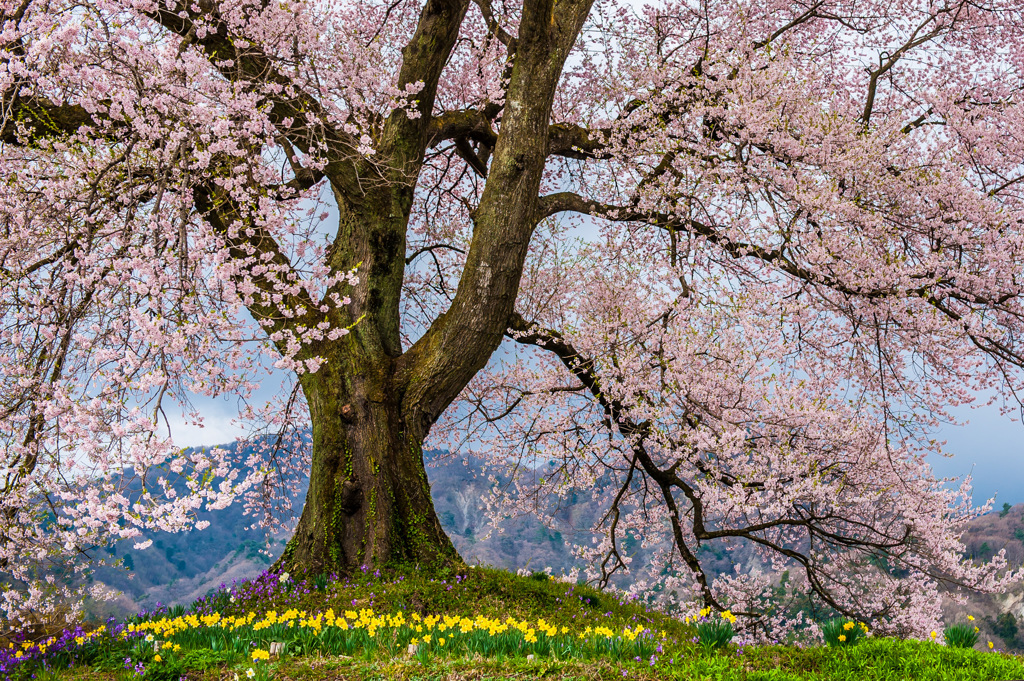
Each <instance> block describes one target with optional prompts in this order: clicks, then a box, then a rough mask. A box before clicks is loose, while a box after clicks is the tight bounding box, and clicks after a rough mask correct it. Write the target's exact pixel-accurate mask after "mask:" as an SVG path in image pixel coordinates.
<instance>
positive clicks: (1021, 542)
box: [91, 453, 1024, 678]
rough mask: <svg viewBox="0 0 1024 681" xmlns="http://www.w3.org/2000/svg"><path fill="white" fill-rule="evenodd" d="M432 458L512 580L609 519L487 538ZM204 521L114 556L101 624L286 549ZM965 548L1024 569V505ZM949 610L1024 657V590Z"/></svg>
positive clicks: (441, 491) (239, 520)
mask: <svg viewBox="0 0 1024 681" xmlns="http://www.w3.org/2000/svg"><path fill="white" fill-rule="evenodd" d="M428 457H429V460H430V462H431V465H430V467H429V468H428V474H429V476H430V480H431V491H432V493H433V497H434V503H435V505H436V508H437V512H438V516H439V518H440V519H441V522H442V524H443V525H444V528H445V531H446V532H448V534H449V536H450V537H452V540H453V542H454V544H455V546H456V548H457V549H458V550H459V552H460V554H461V555H462V556H463V557H464V558H465V559H466V561H467V562H468V563H470V564H477V565H488V566H491V567H497V568H503V569H506V570H511V571H515V570H517V569H520V568H529V569H531V570H542V569H544V568H547V567H551V568H553V569H554V571H555V573H558V572H560V571H562V570H566V571H567V570H568V568H569V567H571V566H572V565H573V564H574V560H573V557H572V555H571V553H570V551H569V547H568V546H567V543H572V542H576V543H588V537H587V536H585V535H583V534H581V532H582V531H584V530H586V529H587V528H589V527H590V525H591V523H592V522H593V521H594V519H595V518H596V517H597V515H598V514H599V513H600V511H601V509H600V508H598V507H597V506H596V505H595V504H594V502H593V501H592V500H590V499H578V500H575V501H574V500H572V499H569V500H568V501H569V502H571V503H567V504H566V505H565V506H564V507H563V509H562V511H561V512H560V513H559V515H558V516H557V518H556V519H557V523H558V524H557V526H556V527H554V528H548V527H544V526H543V525H541V524H540V523H539V522H537V521H536V520H534V519H532V518H518V519H514V520H512V521H509V522H507V523H506V524H505V526H504V532H502V533H501V534H498V533H492V534H490V536H488V530H489V528H488V525H487V520H486V518H485V517H484V514H483V500H482V499H483V497H484V496H485V495H486V493H487V492H488V490H489V485H490V483H489V482H488V480H487V478H486V476H484V475H483V474H482V472H481V470H480V467H479V464H478V463H476V462H474V461H473V460H464V459H461V458H459V459H443V458H441V459H439V458H438V457H437V453H429V454H428ZM302 492H303V490H300V496H301V494H302ZM200 519H204V520H208V521H210V523H211V524H210V527H209V528H207V529H206V530H204V531H202V532H189V533H180V534H168V533H152V534H148V535H146V537H147V538H150V539H153V545H152V546H151V547H150V548H148V549H146V550H143V551H134V550H133V549H132V548H131V546H132V544H133V543H134V542H135V541H137V540H129V541H125V542H121V543H120V544H119V545H118V546H117V547H116V548H115V549H114V552H115V557H118V556H131V560H132V562H133V564H134V569H133V570H132V573H133V574H132V575H131V577H129V575H127V574H126V573H125V572H124V571H121V570H110V569H107V570H101V571H100V572H99V573H98V575H97V579H99V580H100V581H102V582H103V583H105V584H107V585H109V586H112V587H114V588H115V589H118V590H120V591H122V592H123V594H124V595H123V596H122V597H121V598H120V599H118V600H117V601H114V602H113V603H98V604H92V606H91V611H92V614H93V615H94V617H98V618H100V619H103V618H106V617H107V616H110V615H113V616H117V617H124V616H126V615H128V614H131V613H135V612H139V611H140V610H152V609H154V608H156V607H157V605H158V604H170V605H174V604H188V603H191V602H192V601H194V600H195V599H196V598H198V597H200V596H203V595H205V594H207V593H210V592H211V591H215V590H217V589H218V588H220V587H221V585H230V584H231V583H232V582H233V581H236V582H241V581H244V580H246V579H250V578H252V577H255V576H256V575H259V574H260V573H261V572H262V571H264V570H266V569H267V567H268V566H269V565H270V564H271V562H272V561H273V560H274V559H276V557H277V556H278V555H280V552H281V551H282V550H283V548H284V541H285V539H286V537H284V536H280V537H274V538H272V540H271V544H270V547H269V553H263V552H261V550H266V548H267V547H266V546H265V543H266V542H265V537H264V535H263V533H262V532H261V531H260V530H250V529H247V526H248V525H249V524H251V522H252V521H251V519H250V518H248V517H247V516H245V515H243V513H242V510H241V507H240V505H233V506H230V507H228V508H226V509H224V510H221V511H214V512H203V513H200ZM965 544H966V546H967V549H968V553H969V554H970V555H973V556H975V558H976V559H978V560H985V559H987V558H990V557H991V556H992V555H993V554H994V553H995V552H997V551H999V550H1000V549H1005V550H1006V552H1007V558H1008V559H1009V561H1010V564H1011V565H1020V564H1021V563H1022V562H1024V505H1018V506H1013V507H1010V508H1009V509H1004V510H1001V511H996V512H993V513H990V514H988V515H985V516H983V517H981V518H978V519H977V520H976V521H974V523H972V524H971V526H970V527H969V528H968V531H967V534H966V536H965ZM703 548H704V550H705V552H706V553H705V554H702V555H701V559H702V561H703V562H704V563H705V565H707V566H708V567H709V569H710V572H711V573H712V574H719V573H725V572H728V573H732V572H733V571H734V569H735V566H736V565H739V567H740V568H741V570H743V571H748V570H757V569H760V568H761V567H762V566H761V565H760V562H759V561H758V560H757V559H756V557H755V556H754V555H753V553H752V552H750V551H749V550H746V549H745V548H744V547H738V548H737V550H735V551H732V552H721V554H720V555H712V554H710V553H707V551H710V550H712V549H708V547H707V546H705V547H703ZM632 552H633V553H634V558H635V560H636V561H638V562H641V561H642V560H643V555H642V553H640V549H639V547H634V548H633V549H632ZM624 579H628V577H625V578H624ZM624 585H625V584H624V583H622V584H620V586H624ZM943 610H944V615H945V620H946V621H947V622H953V621H957V620H958V619H963V617H964V616H965V615H966V614H973V615H975V616H976V617H977V624H978V625H979V626H980V628H981V633H982V635H983V636H984V637H985V638H986V640H988V639H991V640H993V641H994V642H995V643H996V645H997V646H999V647H1000V648H1001V649H1004V650H1012V651H1024V587H1021V588H1017V589H1014V590H1013V591H1011V592H1010V593H1008V594H1005V595H1001V596H982V595H971V596H970V600H969V602H968V604H967V605H966V606H962V605H958V604H956V603H955V602H954V601H953V600H952V599H945V602H944V608H943ZM1021 678H1024V676H1022V677H1021Z"/></svg>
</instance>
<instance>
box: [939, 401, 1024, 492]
mask: <svg viewBox="0 0 1024 681" xmlns="http://www.w3.org/2000/svg"><path fill="white" fill-rule="evenodd" d="M954 414H956V416H957V417H959V418H960V419H961V420H963V419H969V421H970V422H969V423H968V424H967V425H965V426H960V427H955V426H949V427H946V428H944V429H943V430H941V431H940V432H939V438H940V439H945V440H946V450H947V451H948V452H950V453H952V454H953V457H952V458H943V457H932V459H931V461H930V463H931V465H932V468H933V470H934V471H935V473H936V475H940V476H954V475H955V476H960V477H962V476H964V475H968V474H971V475H973V477H974V503H975V504H982V503H984V502H985V500H986V499H988V498H989V497H991V496H993V495H995V496H996V508H999V507H1001V506H1002V505H1003V502H1009V503H1010V504H1011V505H1012V504H1018V503H1022V502H1024V424H1021V423H1020V421H1011V420H1010V417H1007V416H1002V415H1001V414H1000V413H999V408H998V406H997V405H991V406H989V407H980V408H978V409H961V410H958V411H955V412H954Z"/></svg>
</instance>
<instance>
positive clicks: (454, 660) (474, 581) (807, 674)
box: [12, 569, 1024, 681]
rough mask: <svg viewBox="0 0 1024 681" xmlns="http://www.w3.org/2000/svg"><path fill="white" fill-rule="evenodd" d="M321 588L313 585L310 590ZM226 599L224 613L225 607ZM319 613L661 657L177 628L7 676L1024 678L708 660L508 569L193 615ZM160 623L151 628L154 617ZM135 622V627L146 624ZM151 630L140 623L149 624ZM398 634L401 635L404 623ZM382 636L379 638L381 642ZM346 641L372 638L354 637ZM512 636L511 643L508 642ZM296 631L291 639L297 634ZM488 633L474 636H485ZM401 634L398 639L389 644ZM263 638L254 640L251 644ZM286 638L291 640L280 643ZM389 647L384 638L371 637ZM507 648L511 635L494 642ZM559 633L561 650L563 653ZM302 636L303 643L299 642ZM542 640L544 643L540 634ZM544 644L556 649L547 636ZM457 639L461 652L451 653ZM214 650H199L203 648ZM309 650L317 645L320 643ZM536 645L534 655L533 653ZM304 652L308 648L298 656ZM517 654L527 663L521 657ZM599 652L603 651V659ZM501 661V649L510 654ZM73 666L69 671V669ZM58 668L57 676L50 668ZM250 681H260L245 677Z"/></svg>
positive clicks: (929, 647) (808, 652)
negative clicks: (338, 648) (279, 650)
mask: <svg viewBox="0 0 1024 681" xmlns="http://www.w3.org/2000/svg"><path fill="white" fill-rule="evenodd" d="M320 583H321V585H322V580H321V582H320ZM232 595H234V597H235V600H234V601H233V602H232V601H231V597H232ZM292 608H294V609H297V610H306V611H309V612H310V613H313V612H324V611H326V610H327V609H328V608H333V609H334V610H335V611H337V612H338V613H339V614H340V613H342V612H344V611H346V610H359V609H370V608H372V610H373V611H374V612H375V613H377V614H378V615H384V614H393V613H397V612H403V613H404V615H405V617H407V618H411V617H412V615H413V613H418V614H421V615H430V614H437V615H446V614H447V615H459V616H467V617H476V616H480V615H482V616H485V617H488V618H494V619H500V620H504V619H505V618H507V617H512V618H514V619H516V620H529V621H531V622H534V623H535V622H536V621H537V620H539V619H544V620H546V622H548V623H549V624H551V625H554V626H557V627H559V628H560V627H562V626H565V627H568V628H569V629H570V633H572V632H582V631H584V630H585V628H586V627H591V628H593V627H597V626H607V627H608V628H610V629H613V630H614V631H616V632H621V631H622V630H623V628H624V627H630V628H631V629H635V628H636V627H637V626H638V625H640V626H642V627H644V628H646V629H648V630H650V631H651V632H652V634H651V635H652V636H653V637H654V638H656V641H655V642H653V643H652V640H651V639H649V640H647V642H646V644H645V645H647V648H645V650H651V651H653V649H654V645H660V646H661V651H660V652H656V653H654V657H653V661H654V664H653V665H652V664H651V662H652V658H651V657H650V656H649V655H646V654H645V655H644V656H643V657H642V658H641V659H640V660H636V659H635V657H636V656H635V655H634V654H633V653H634V652H635V649H634V648H630V647H629V645H628V644H627V643H626V642H625V641H623V643H622V646H620V648H619V650H621V651H624V652H620V654H619V657H618V659H615V658H614V657H609V655H608V654H607V653H606V652H596V651H597V649H595V648H586V647H585V646H582V645H580V646H577V647H575V648H572V650H574V651H575V652H574V653H572V655H573V656H570V657H568V658H567V655H568V653H566V652H564V651H569V650H570V647H563V648H561V649H560V650H562V651H563V652H562V653H559V652H558V650H559V647H558V646H555V645H551V646H546V647H536V646H535V647H529V646H528V645H527V644H525V643H523V641H522V640H521V638H522V637H520V638H519V639H516V641H513V642H512V643H510V644H509V646H506V647H505V648H504V649H502V650H504V651H505V652H504V653H502V652H501V651H500V650H499V652H497V653H494V655H495V656H481V655H479V654H474V653H467V652H465V651H466V650H467V647H468V643H467V642H469V641H470V639H471V638H472V635H466V637H465V638H464V639H459V638H458V636H455V637H453V638H452V639H451V640H452V641H453V642H454V644H455V647H456V650H454V651H453V650H451V646H450V645H449V646H448V647H446V648H440V647H432V648H427V647H423V648H422V649H421V651H420V653H419V654H418V655H416V656H409V655H407V654H405V650H404V649H405V645H406V643H407V642H408V636H411V635H414V634H413V632H412V631H411V630H409V629H408V627H406V628H405V629H402V630H401V631H402V632H404V633H399V629H400V628H395V629H393V630H387V629H384V630H382V631H384V633H385V634H386V636H384V637H382V636H381V634H378V635H377V638H375V639H372V642H371V644H370V648H369V649H364V648H362V647H361V645H360V646H358V647H356V648H352V646H349V648H347V649H346V650H348V652H350V653H351V654H348V655H337V654H329V653H325V652H324V651H325V649H326V648H325V647H324V646H321V647H320V648H316V646H313V650H314V652H312V653H311V654H305V655H296V654H292V653H289V652H287V651H286V653H285V655H283V656H282V657H281V658H280V659H274V660H271V661H270V662H269V663H266V662H260V663H254V662H252V660H251V659H250V658H249V655H248V654H247V651H248V650H250V649H251V648H250V646H251V645H253V643H252V642H255V644H256V645H258V646H263V645H265V643H266V641H265V640H264V638H266V639H267V640H271V639H273V640H294V641H295V645H291V650H293V651H295V650H297V649H299V647H300V645H299V644H300V641H301V636H305V635H306V634H304V633H302V632H299V630H298V629H297V627H292V628H288V627H287V626H284V625H275V626H277V627H278V628H277V629H274V628H268V629H262V630H259V631H253V629H252V625H251V624H250V625H247V628H240V629H237V630H236V632H240V633H241V635H243V637H244V639H245V640H244V641H243V640H241V639H238V640H236V641H232V640H230V635H228V634H226V633H224V632H221V633H222V634H224V637H222V638H217V637H216V636H213V637H212V638H211V636H210V632H212V631H214V630H213V629H211V630H210V632H207V631H206V630H205V629H203V628H202V627H200V628H189V629H188V630H187V631H180V632H178V633H175V634H172V635H170V637H169V639H168V640H171V641H176V642H177V643H179V644H180V645H181V649H180V650H179V651H178V652H171V651H169V652H168V653H166V654H165V655H164V656H163V659H162V660H161V661H160V662H155V661H154V660H153V651H152V649H151V644H146V643H145V641H144V640H143V639H135V640H131V639H129V640H118V639H117V638H111V637H109V636H105V637H96V639H95V640H94V641H92V642H90V643H88V644H87V645H85V646H83V647H82V648H80V649H77V650H76V651H75V652H74V653H73V654H68V655H66V656H65V657H60V656H59V655H58V656H56V657H54V658H52V660H51V663H52V666H53V668H54V669H52V670H51V671H50V672H49V673H47V672H44V671H43V670H42V669H40V668H39V666H38V664H36V665H32V664H29V665H24V666H22V667H20V668H18V669H15V670H14V672H13V674H12V678H13V679H16V680H17V681H21V679H25V680H26V681H27V680H28V679H31V674H33V673H34V674H36V679H37V681H41V680H42V679H44V678H59V679H78V680H82V681H85V680H91V679H119V680H121V681H128V680H129V679H135V680H138V679H151V680H152V681H165V680H171V681H177V679H178V678H179V677H181V676H185V677H186V678H187V679H189V681H199V680H200V679H202V680H204V681H206V680H209V681H213V680H214V679H218V680H221V679H226V680H230V681H233V680H234V676H235V674H238V677H239V679H240V681H245V680H246V675H245V674H246V671H247V670H248V669H249V668H254V669H255V670H256V671H258V672H259V677H263V678H276V679H309V680H313V679H389V680H390V679H402V680H409V681H412V680H414V679H416V680H426V679H438V680H441V679H444V680H446V681H460V680H463V679H465V680H469V679H480V680H483V679H495V680H497V679H536V678H544V679H564V680H569V679H578V680H581V681H582V680H584V679H587V680H589V679H623V678H629V679H644V680H647V679H686V680H687V681H691V680H694V681H695V680H697V679H700V680H707V681H712V680H714V681H798V680H799V681H906V680H914V681H984V680H989V681H1010V680H1015V679H1024V662H1022V660H1021V659H1019V658H1017V657H1014V656H1010V655H1006V654H1003V653H999V652H983V651H978V650H970V649H955V648H948V647H945V646H942V645H939V644H936V643H933V642H922V641H899V640H893V639H876V638H873V637H868V638H866V639H864V640H862V641H860V642H859V643H857V644H856V645H852V646H841V647H825V646H813V647H804V648H799V647H791V646H765V647H746V648H742V649H741V648H739V647H737V646H736V645H734V644H732V645H728V646H726V647H725V648H723V649H719V650H708V649H705V648H704V647H702V646H700V645H698V644H696V643H694V642H693V637H694V636H695V635H696V631H695V629H694V627H692V626H690V625H687V624H684V623H682V622H679V621H677V620H673V619H670V618H668V617H665V616H664V615H661V614H660V613H657V612H652V611H649V610H647V609H645V608H644V607H643V606H642V605H639V604H636V603H626V602H620V601H619V600H618V599H616V598H615V597H613V596H611V595H609V594H606V593H600V592H597V591H595V590H593V589H590V588H588V587H583V586H571V585H566V584H563V583H558V582H555V581H552V580H550V579H547V578H543V577H518V576H516V575H513V574H510V573H508V572H503V571H498V570H486V569H472V570H468V571H467V574H466V576H465V577H464V578H462V577H457V576H456V575H455V574H453V573H442V574H433V575H426V574H424V573H422V572H421V573H417V572H415V571H406V572H403V573H397V572H396V573H388V574H386V575H383V576H374V575H373V574H364V575H360V576H359V577H358V578H356V579H353V580H349V581H347V582H344V581H343V582H338V581H333V582H331V583H329V584H328V585H327V587H326V588H323V589H317V588H315V587H314V585H313V580H310V582H309V583H308V585H298V584H292V585H291V586H290V587H289V588H288V589H285V588H283V587H281V586H280V585H278V584H276V583H273V582H272V581H271V580H270V579H264V580H263V581H262V582H261V583H258V584H257V585H256V586H249V587H242V588H239V589H236V590H235V591H234V592H233V594H232V593H231V592H228V591H225V592H222V593H220V594H216V595H214V596H213V597H212V598H210V599H207V600H206V601H205V602H203V603H200V602H197V604H196V605H195V606H194V609H195V610H197V611H205V612H207V613H211V612H217V613H219V614H221V615H222V616H243V615H246V614H247V613H249V612H254V613H258V615H260V616H262V614H263V613H266V612H267V611H269V610H276V611H278V612H279V613H280V612H283V611H285V610H288V609H292ZM162 616H163V615H160V616H159V617H162ZM146 619H155V618H146V617H143V618H141V619H140V620H139V621H145V620H146ZM147 626H149V625H147ZM403 626H404V625H403ZM389 632H390V633H389ZM356 633H358V635H359V637H361V638H359V637H354V638H351V640H352V641H355V640H358V641H371V639H369V638H367V637H366V635H365V631H363V630H360V631H359V632H356ZM514 633H515V634H516V636H519V634H518V632H514ZM300 634H301V636H300ZM484 635H486V634H484ZM401 636H405V637H406V638H404V639H403V638H401ZM261 637H263V638H261ZM289 637H291V638H289ZM388 637H390V638H389V640H386V641H385V640H383V638H388ZM506 638H507V639H509V640H510V641H511V640H512V639H513V638H515V636H513V637H506ZM571 638H572V637H571V636H569V637H568V638H567V639H566V640H567V641H569V642H570V643H571V644H573V645H575V643H573V641H572V640H571ZM307 639H308V636H307ZM541 639H542V640H541V643H543V642H544V641H543V637H541ZM551 640H552V641H554V640H555V639H551ZM460 641H462V642H461V643H460ZM211 645H212V646H213V648H214V649H211V647H210V646H211ZM318 645H319V643H318ZM536 645H537V646H539V645H540V644H536ZM307 648H308V646H307ZM528 650H533V651H535V652H537V651H540V652H538V654H537V655H536V656H535V658H534V659H532V660H531V659H527V658H526V656H525V653H526V652H527V651H528ZM602 650H603V649H602ZM509 651H511V652H509ZM126 657H130V658H131V659H132V662H133V664H134V663H139V662H141V663H142V664H143V665H144V666H145V667H146V672H145V673H144V674H143V675H142V676H141V677H140V676H138V675H136V674H135V673H134V672H133V671H131V670H130V669H125V665H124V659H125V658H126ZM69 662H70V663H71V667H70V668H69V667H68V666H67V665H68V663H69ZM58 667H59V669H58ZM255 681H260V679H259V678H257V679H256V680H255Z"/></svg>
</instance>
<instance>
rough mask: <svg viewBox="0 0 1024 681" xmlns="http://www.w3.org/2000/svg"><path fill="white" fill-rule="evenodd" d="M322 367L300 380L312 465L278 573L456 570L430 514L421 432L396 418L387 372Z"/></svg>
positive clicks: (457, 560)
mask: <svg viewBox="0 0 1024 681" xmlns="http://www.w3.org/2000/svg"><path fill="white" fill-rule="evenodd" d="M329 364H330V363H329ZM328 366H329V365H325V366H324V367H322V368H321V369H320V371H319V372H317V373H316V374H313V375H308V374H307V375H306V376H304V377H303V381H302V386H303V390H304V392H305V394H306V399H307V401H308V403H309V410H310V417H311V420H312V426H313V461H312V466H311V469H310V478H309V492H308V493H307V496H306V503H305V507H304V508H303V511H302V515H301V517H300V518H299V523H298V526H297V527H296V530H295V535H294V537H293V538H292V540H291V541H290V542H289V543H288V547H287V548H286V550H285V553H284V555H283V556H282V557H281V560H280V561H279V566H280V567H281V568H283V569H287V570H294V571H297V572H299V573H306V574H319V573H325V574H329V573H331V572H337V573H339V574H350V573H352V572H353V571H354V570H356V569H358V568H359V567H360V566H364V565H374V566H397V565H420V566H425V565H430V566H440V565H452V566H458V565H462V560H461V559H460V558H459V555H458V553H457V552H456V551H455V547H454V546H453V545H452V543H451V540H450V539H449V538H448V536H447V535H446V534H445V532H444V530H443V529H442V528H441V523H440V522H439V521H438V519H437V514H436V513H435V512H434V504H433V500H432V499H431V496H430V485H429V483H428V481H427V474H426V470H425V468H424V465H423V439H424V437H425V435H426V433H425V432H423V429H422V427H418V426H417V424H416V423H415V422H414V421H415V419H410V418H409V417H408V415H406V414H403V413H402V407H401V399H400V396H399V395H397V394H395V393H394V391H391V390H388V389H387V383H388V381H387V380H386V379H387V375H386V374H385V375H384V376H385V380H380V379H379V377H380V375H381V373H380V372H376V371H373V370H372V369H371V370H369V371H365V372H361V373H360V374H359V375H356V374H355V372H350V371H344V372H338V370H337V369H338V367H337V365H335V366H334V368H333V370H332V369H330V368H328ZM339 373H340V374H344V378H342V377H341V376H339V375H338V374H339ZM367 375H371V376H374V377H372V378H367Z"/></svg>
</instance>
